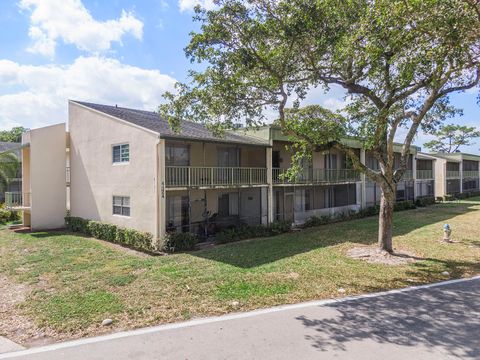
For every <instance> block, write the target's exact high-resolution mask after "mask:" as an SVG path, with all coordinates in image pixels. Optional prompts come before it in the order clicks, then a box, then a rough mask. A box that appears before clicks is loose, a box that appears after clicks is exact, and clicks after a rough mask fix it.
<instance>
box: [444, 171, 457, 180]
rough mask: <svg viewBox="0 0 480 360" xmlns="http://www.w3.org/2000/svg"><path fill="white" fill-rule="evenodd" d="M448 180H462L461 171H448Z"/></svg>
mask: <svg viewBox="0 0 480 360" xmlns="http://www.w3.org/2000/svg"><path fill="white" fill-rule="evenodd" d="M446 175H447V179H460V171H455V170H447V174H446Z"/></svg>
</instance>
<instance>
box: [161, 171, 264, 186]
mask: <svg viewBox="0 0 480 360" xmlns="http://www.w3.org/2000/svg"><path fill="white" fill-rule="evenodd" d="M165 172H166V173H165V183H166V187H168V188H182V187H226V186H248V185H250V186H251V185H266V184H267V169H266V168H249V167H204V166H166V167H165Z"/></svg>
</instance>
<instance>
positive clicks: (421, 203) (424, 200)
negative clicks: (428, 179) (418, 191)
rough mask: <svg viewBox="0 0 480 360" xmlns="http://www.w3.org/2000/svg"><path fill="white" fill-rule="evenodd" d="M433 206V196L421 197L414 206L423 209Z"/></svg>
mask: <svg viewBox="0 0 480 360" xmlns="http://www.w3.org/2000/svg"><path fill="white" fill-rule="evenodd" d="M434 204H435V197H434V196H425V197H421V198H418V199H417V200H416V201H415V205H416V206H418V207H425V206H429V205H434Z"/></svg>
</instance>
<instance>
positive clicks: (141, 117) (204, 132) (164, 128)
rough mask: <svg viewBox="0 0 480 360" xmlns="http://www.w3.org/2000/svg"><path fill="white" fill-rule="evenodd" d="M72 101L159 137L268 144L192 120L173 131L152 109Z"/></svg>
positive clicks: (183, 122)
mask: <svg viewBox="0 0 480 360" xmlns="http://www.w3.org/2000/svg"><path fill="white" fill-rule="evenodd" d="M72 102H73V103H76V104H79V105H82V106H84V107H87V108H90V109H93V110H96V111H99V112H101V113H104V114H107V115H109V116H113V117H115V118H117V119H120V120H123V121H126V122H129V123H131V124H134V125H136V126H140V127H142V128H144V129H148V130H150V131H154V132H156V133H158V134H159V136H160V137H161V138H165V139H178V140H196V141H212V142H222V143H237V144H249V145H260V146H269V144H268V141H265V140H263V139H259V138H255V137H251V136H245V135H240V134H236V133H233V132H229V131H227V132H225V135H224V136H223V137H219V136H215V134H214V133H213V132H212V131H211V130H209V129H207V127H206V126H205V125H203V124H199V123H194V122H192V121H182V122H181V124H180V132H178V133H177V132H175V131H173V130H172V129H171V128H170V125H169V124H168V121H166V120H165V119H163V118H161V117H160V115H159V114H158V113H156V112H154V111H146V110H137V109H129V108H123V107H118V106H110V105H101V104H94V103H88V102H83V101H72Z"/></svg>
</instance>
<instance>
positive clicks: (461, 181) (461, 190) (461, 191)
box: [459, 160, 463, 194]
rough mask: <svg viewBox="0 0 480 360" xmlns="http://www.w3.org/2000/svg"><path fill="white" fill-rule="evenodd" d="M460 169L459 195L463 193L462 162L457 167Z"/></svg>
mask: <svg viewBox="0 0 480 360" xmlns="http://www.w3.org/2000/svg"><path fill="white" fill-rule="evenodd" d="M459 169H460V194H462V193H463V160H462V162H461V163H460V166H459Z"/></svg>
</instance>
